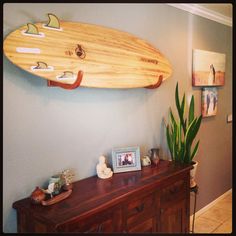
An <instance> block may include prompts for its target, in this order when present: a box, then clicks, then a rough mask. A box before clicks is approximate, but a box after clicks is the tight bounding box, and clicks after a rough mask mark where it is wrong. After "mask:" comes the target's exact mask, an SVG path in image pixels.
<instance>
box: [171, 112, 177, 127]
mask: <svg viewBox="0 0 236 236" xmlns="http://www.w3.org/2000/svg"><path fill="white" fill-rule="evenodd" d="M170 118H171V122H172V123H173V124H174V125H177V123H176V120H175V117H174V116H173V112H172V110H171V108H170Z"/></svg>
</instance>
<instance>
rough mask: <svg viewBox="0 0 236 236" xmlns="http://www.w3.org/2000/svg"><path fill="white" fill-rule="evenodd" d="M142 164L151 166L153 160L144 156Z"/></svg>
mask: <svg viewBox="0 0 236 236" xmlns="http://www.w3.org/2000/svg"><path fill="white" fill-rule="evenodd" d="M141 164H142V166H149V165H151V160H150V158H149V156H144V157H142V158H141Z"/></svg>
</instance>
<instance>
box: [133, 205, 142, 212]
mask: <svg viewBox="0 0 236 236" xmlns="http://www.w3.org/2000/svg"><path fill="white" fill-rule="evenodd" d="M135 209H136V210H137V212H141V211H143V209H144V203H142V204H141V205H140V206H137V207H135Z"/></svg>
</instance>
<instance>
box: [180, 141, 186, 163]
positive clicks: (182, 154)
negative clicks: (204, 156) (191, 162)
mask: <svg viewBox="0 0 236 236" xmlns="http://www.w3.org/2000/svg"><path fill="white" fill-rule="evenodd" d="M179 156H180V161H181V162H183V157H184V156H185V143H184V142H181V144H180V152H179Z"/></svg>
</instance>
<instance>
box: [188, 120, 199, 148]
mask: <svg viewBox="0 0 236 236" xmlns="http://www.w3.org/2000/svg"><path fill="white" fill-rule="evenodd" d="M201 120H202V116H199V117H198V118H195V119H194V120H193V121H192V123H191V124H190V125H189V127H188V130H187V132H186V145H187V146H188V147H190V148H191V145H192V142H193V140H194V138H195V136H196V135H197V132H198V130H199V128H200V125H201Z"/></svg>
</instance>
